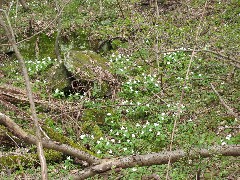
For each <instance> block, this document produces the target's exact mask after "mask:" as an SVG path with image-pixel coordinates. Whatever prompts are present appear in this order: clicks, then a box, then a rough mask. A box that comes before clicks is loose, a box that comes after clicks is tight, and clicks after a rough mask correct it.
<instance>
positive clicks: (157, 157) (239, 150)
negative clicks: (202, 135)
mask: <svg viewBox="0 0 240 180" xmlns="http://www.w3.org/2000/svg"><path fill="white" fill-rule="evenodd" d="M214 155H223V156H240V145H228V146H214V147H209V148H207V149H192V150H190V152H185V151H184V150H176V151H165V152H160V153H152V154H146V155H131V156H127V157H123V158H115V159H111V160H105V161H103V162H102V163H101V164H98V165H95V166H92V167H91V168H88V169H86V170H83V171H81V172H80V174H79V175H78V176H75V177H74V179H75V180H82V179H86V178H89V177H92V176H94V175H96V174H99V173H104V172H106V171H109V170H111V169H118V168H123V169H125V168H131V167H136V166H151V165H161V164H168V160H169V157H171V163H174V162H176V161H179V160H180V159H182V158H184V157H188V158H190V159H198V158H199V157H202V158H207V157H211V156H214Z"/></svg>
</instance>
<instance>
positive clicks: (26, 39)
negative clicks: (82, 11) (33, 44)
mask: <svg viewBox="0 0 240 180" xmlns="http://www.w3.org/2000/svg"><path fill="white" fill-rule="evenodd" d="M70 1H71V0H68V1H67V2H66V3H65V5H67V4H68V3H69V2H70ZM64 8H65V6H64V7H62V8H61V10H60V12H59V14H57V16H56V17H55V18H54V19H53V20H52V21H51V22H50V23H49V24H48V25H46V26H45V27H44V28H43V29H42V30H41V31H38V32H36V33H35V34H34V35H32V36H30V37H27V38H25V39H23V40H21V41H18V42H16V44H20V43H23V42H24V41H28V40H30V39H32V38H33V37H35V36H37V35H39V34H41V33H42V32H43V31H45V30H46V29H47V28H49V27H50V26H51V25H52V24H54V23H55V22H56V21H57V19H58V16H61V14H62V12H63V10H64ZM1 46H11V44H1Z"/></svg>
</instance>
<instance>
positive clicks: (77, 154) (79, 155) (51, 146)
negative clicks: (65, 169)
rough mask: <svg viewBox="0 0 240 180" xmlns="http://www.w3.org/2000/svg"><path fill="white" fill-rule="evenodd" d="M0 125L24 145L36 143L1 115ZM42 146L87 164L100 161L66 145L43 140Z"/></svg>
mask: <svg viewBox="0 0 240 180" xmlns="http://www.w3.org/2000/svg"><path fill="white" fill-rule="evenodd" d="M0 124H2V125H4V126H6V127H7V128H8V129H9V131H11V132H12V133H13V134H14V135H15V136H17V137H18V138H20V139H22V140H23V141H25V142H26V143H28V144H35V143H36V137H35V136H34V135H31V134H28V133H26V132H25V131H24V130H23V129H22V128H21V127H20V126H18V125H17V124H16V123H15V122H14V121H13V120H12V119H10V118H9V117H8V116H6V115H4V114H3V113H0ZM42 144H43V147H44V148H47V149H53V150H56V151H59V152H62V153H64V154H66V155H70V156H74V157H77V158H79V159H80V160H84V161H86V162H87V163H89V164H93V163H100V160H99V159H98V158H97V157H95V156H93V155H91V154H89V153H87V152H85V151H81V150H79V149H76V148H73V147H71V146H68V145H66V144H60V143H59V142H54V141H52V140H44V139H43V140H42Z"/></svg>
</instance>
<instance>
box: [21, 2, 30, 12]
mask: <svg viewBox="0 0 240 180" xmlns="http://www.w3.org/2000/svg"><path fill="white" fill-rule="evenodd" d="M19 2H20V3H21V5H22V7H23V8H24V10H25V11H28V10H29V7H28V5H27V3H26V2H25V1H24V0H19Z"/></svg>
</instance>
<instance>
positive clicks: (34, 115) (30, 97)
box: [0, 11, 48, 180]
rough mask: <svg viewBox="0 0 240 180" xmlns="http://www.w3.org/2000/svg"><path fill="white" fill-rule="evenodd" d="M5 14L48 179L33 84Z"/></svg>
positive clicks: (41, 162)
mask: <svg viewBox="0 0 240 180" xmlns="http://www.w3.org/2000/svg"><path fill="white" fill-rule="evenodd" d="M3 12H4V14H5V17H6V19H7V22H8V24H6V23H5V21H4V20H3V19H2V17H1V16H0V24H2V26H3V28H4V30H5V32H6V35H7V37H8V40H9V42H10V43H11V45H12V47H13V49H14V51H15V54H16V56H17V58H18V61H19V64H20V66H21V68H22V74H23V77H24V80H25V85H26V91H27V95H28V100H29V103H30V109H31V113H32V118H33V121H34V125H35V131H36V139H35V141H34V144H36V146H37V150H38V157H39V160H40V164H41V173H42V179H43V180H47V179H48V175H47V163H46V158H45V156H44V151H43V147H42V141H41V139H42V138H41V132H40V128H39V126H40V125H39V123H38V117H37V113H36V108H35V103H34V98H33V95H32V88H31V84H30V79H29V76H28V72H27V68H26V65H25V62H24V60H23V57H22V55H21V53H20V51H19V49H18V47H17V44H16V40H15V36H14V32H13V29H12V27H11V23H10V20H9V18H8V16H7V14H6V12H5V11H3Z"/></svg>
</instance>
